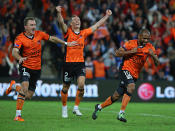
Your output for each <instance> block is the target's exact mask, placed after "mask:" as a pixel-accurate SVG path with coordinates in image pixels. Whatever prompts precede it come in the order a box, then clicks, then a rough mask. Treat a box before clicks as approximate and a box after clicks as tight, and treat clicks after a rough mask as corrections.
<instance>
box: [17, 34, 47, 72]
mask: <svg viewBox="0 0 175 131" xmlns="http://www.w3.org/2000/svg"><path fill="white" fill-rule="evenodd" d="M41 40H49V35H48V34H47V33H44V32H41V31H35V34H34V36H33V38H29V37H27V36H26V35H25V34H24V32H23V33H21V34H19V35H18V36H17V37H16V39H15V42H14V48H18V49H20V54H21V56H22V57H27V60H25V61H24V62H23V63H22V66H24V67H27V68H29V69H33V70H40V69H41Z"/></svg>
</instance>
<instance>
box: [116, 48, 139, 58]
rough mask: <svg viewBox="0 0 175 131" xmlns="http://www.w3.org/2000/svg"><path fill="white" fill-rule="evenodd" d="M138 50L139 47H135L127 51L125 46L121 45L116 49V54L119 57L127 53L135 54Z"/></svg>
mask: <svg viewBox="0 0 175 131" xmlns="http://www.w3.org/2000/svg"><path fill="white" fill-rule="evenodd" d="M136 52H137V48H133V49H132V50H128V51H126V50H125V49H124V48H122V47H120V48H119V49H118V50H116V52H115V54H116V56H117V57H123V56H125V55H129V54H134V53H136Z"/></svg>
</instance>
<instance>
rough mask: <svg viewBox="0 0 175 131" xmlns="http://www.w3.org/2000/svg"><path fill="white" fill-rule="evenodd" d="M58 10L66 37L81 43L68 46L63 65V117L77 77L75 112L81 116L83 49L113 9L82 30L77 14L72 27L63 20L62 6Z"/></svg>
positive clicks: (68, 39) (83, 67)
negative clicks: (89, 36) (72, 85)
mask: <svg viewBox="0 0 175 131" xmlns="http://www.w3.org/2000/svg"><path fill="white" fill-rule="evenodd" d="M56 9H57V12H58V22H59V24H60V26H61V29H62V31H63V33H64V38H65V39H67V41H69V42H71V41H77V44H79V45H78V46H76V47H66V54H65V62H64V66H63V89H62V91H61V100H62V117H63V118H67V117H68V114H67V97H68V89H69V87H70V83H71V81H72V80H73V79H74V78H76V79H77V84H78V90H77V93H76V98H75V105H74V108H73V113H74V114H76V115H77V116H81V115H82V113H81V112H80V111H79V109H78V106H79V104H80V101H81V100H82V98H83V95H84V84H85V63H84V56H83V49H84V46H85V39H86V37H87V36H88V35H90V34H92V33H93V32H94V31H95V30H96V29H97V28H98V27H100V26H101V25H102V24H104V23H105V21H106V20H107V19H108V18H109V16H110V15H111V14H112V11H111V10H106V15H105V16H104V17H103V18H102V19H100V20H99V21H98V22H97V23H96V24H94V25H93V26H91V27H89V28H87V29H84V30H80V26H81V21H80V18H79V17H78V16H76V15H74V16H72V18H71V22H70V27H68V26H67V25H66V24H65V23H64V20H63V17H62V15H61V6H57V7H56Z"/></svg>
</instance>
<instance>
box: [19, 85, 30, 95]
mask: <svg viewBox="0 0 175 131" xmlns="http://www.w3.org/2000/svg"><path fill="white" fill-rule="evenodd" d="M27 91H28V88H26V87H22V88H21V90H20V93H22V94H25V95H26V94H27Z"/></svg>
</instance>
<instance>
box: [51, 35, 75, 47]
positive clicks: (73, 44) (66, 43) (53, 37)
mask: <svg viewBox="0 0 175 131" xmlns="http://www.w3.org/2000/svg"><path fill="white" fill-rule="evenodd" d="M49 41H51V42H53V43H55V44H57V43H60V44H63V45H67V46H77V45H78V44H77V42H75V41H73V42H65V41H63V40H61V39H59V38H57V37H56V36H50V37H49Z"/></svg>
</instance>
